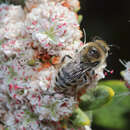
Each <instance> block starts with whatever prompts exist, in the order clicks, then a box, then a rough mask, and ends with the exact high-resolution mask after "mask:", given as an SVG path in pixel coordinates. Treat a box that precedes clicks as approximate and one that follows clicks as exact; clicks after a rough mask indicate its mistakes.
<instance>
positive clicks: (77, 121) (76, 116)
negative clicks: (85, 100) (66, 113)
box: [70, 108, 90, 127]
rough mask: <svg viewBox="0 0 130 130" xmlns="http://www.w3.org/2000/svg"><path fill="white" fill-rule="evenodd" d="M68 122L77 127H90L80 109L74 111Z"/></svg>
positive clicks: (85, 115)
mask: <svg viewBox="0 0 130 130" xmlns="http://www.w3.org/2000/svg"><path fill="white" fill-rule="evenodd" d="M70 120H71V121H72V123H73V125H74V126H77V127H80V126H85V125H90V119H89V117H88V116H87V114H86V113H84V112H83V111H82V110H81V109H80V108H77V109H75V111H74V112H73V114H72V116H71V117H70Z"/></svg>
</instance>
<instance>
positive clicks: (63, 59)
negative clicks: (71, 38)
mask: <svg viewBox="0 0 130 130" xmlns="http://www.w3.org/2000/svg"><path fill="white" fill-rule="evenodd" d="M66 57H68V58H69V59H72V57H71V56H70V55H65V56H64V57H63V58H62V59H61V63H63V62H64V61H65V58H66Z"/></svg>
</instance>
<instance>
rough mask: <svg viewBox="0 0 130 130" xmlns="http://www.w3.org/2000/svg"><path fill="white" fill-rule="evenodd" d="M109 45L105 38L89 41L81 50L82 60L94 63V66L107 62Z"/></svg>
mask: <svg viewBox="0 0 130 130" xmlns="http://www.w3.org/2000/svg"><path fill="white" fill-rule="evenodd" d="M108 51H109V47H108V45H107V44H106V43H105V42H104V41H103V40H95V41H94V42H89V43H87V44H86V45H85V46H84V47H83V48H82V49H81V50H80V57H81V62H86V63H90V64H92V65H93V66H94V67H95V66H97V65H99V64H100V63H103V62H105V60H106V57H107V56H108Z"/></svg>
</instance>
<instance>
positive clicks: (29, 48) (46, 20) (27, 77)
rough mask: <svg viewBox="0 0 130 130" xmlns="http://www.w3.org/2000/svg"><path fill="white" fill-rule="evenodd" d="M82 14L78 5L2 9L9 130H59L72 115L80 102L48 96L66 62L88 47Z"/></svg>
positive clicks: (1, 91)
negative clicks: (60, 68)
mask: <svg viewBox="0 0 130 130" xmlns="http://www.w3.org/2000/svg"><path fill="white" fill-rule="evenodd" d="M30 3H31V4H30ZM67 5H68V6H67ZM76 8H79V2H78V1H77V0H72V1H71V0H70V1H69V0H61V1H59V0H56V1H54V0H50V1H49V0H39V1H38V0H27V1H26V7H25V9H22V7H21V6H16V5H7V4H1V5H0V121H1V122H3V124H5V127H6V128H8V129H9V130H14V129H19V130H41V129H42V130H54V129H58V128H61V127H63V126H62V124H59V125H57V124H55V123H58V122H59V121H60V120H62V119H63V118H66V117H68V116H70V115H71V114H72V112H73V109H74V108H75V106H76V104H77V101H76V100H75V97H74V96H70V97H65V95H63V94H59V93H56V94H55V95H49V94H47V93H46V92H50V93H53V92H55V90H54V78H55V75H56V73H57V71H58V69H59V65H60V63H61V59H62V58H63V57H64V56H65V55H66V54H68V55H70V56H72V57H75V53H76V50H78V49H79V48H80V47H82V46H83V43H82V42H81V41H80V38H81V36H82V33H81V31H80V28H79V24H78V20H77V14H76V13H75V12H74V9H76ZM103 68H104V65H103V67H102V68H101V70H99V71H98V70H97V72H96V73H97V74H99V76H98V80H99V79H100V78H102V77H103V76H104V75H102V74H103ZM50 124H51V125H50ZM82 129H85V127H83V128H82ZM86 129H89V127H87V126H86Z"/></svg>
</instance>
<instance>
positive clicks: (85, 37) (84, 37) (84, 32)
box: [83, 28, 86, 44]
mask: <svg viewBox="0 0 130 130" xmlns="http://www.w3.org/2000/svg"><path fill="white" fill-rule="evenodd" d="M83 34H84V44H85V43H86V32H85V29H84V28H83Z"/></svg>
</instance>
